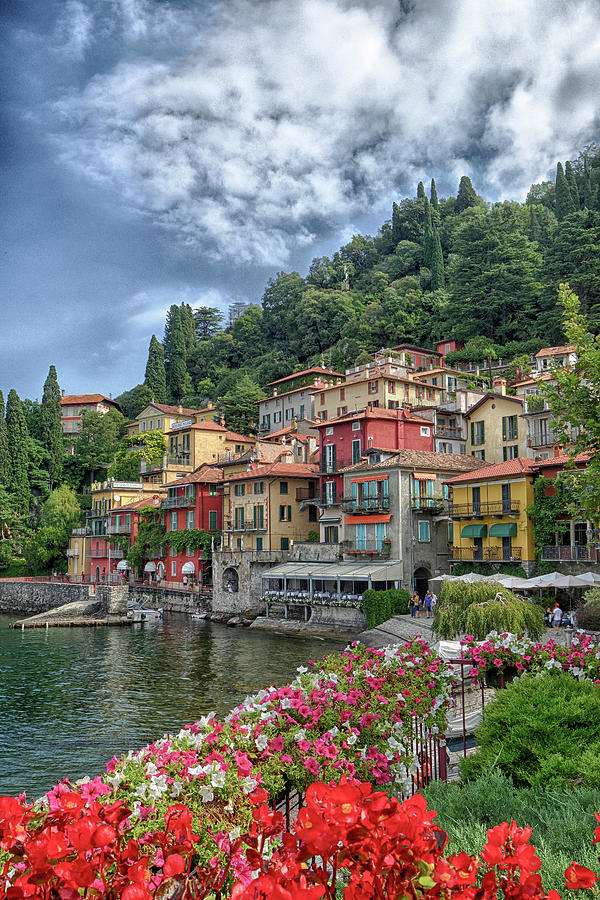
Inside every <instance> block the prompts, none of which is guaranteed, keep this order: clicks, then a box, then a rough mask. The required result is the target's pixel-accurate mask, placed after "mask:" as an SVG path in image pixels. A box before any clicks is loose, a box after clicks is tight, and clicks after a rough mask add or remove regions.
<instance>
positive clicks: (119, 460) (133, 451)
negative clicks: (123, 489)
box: [108, 431, 167, 481]
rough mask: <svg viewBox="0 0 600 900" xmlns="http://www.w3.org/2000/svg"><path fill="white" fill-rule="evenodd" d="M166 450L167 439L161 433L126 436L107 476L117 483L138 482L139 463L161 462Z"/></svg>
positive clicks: (147, 432) (150, 432) (148, 432)
mask: <svg viewBox="0 0 600 900" xmlns="http://www.w3.org/2000/svg"><path fill="white" fill-rule="evenodd" d="M166 449H167V439H166V437H165V435H164V434H163V432H162V431H146V432H145V433H142V434H131V435H128V436H127V437H124V438H123V440H122V441H121V444H120V446H119V449H118V450H117V452H116V454H115V460H114V462H113V463H112V465H111V466H110V467H109V470H108V474H109V475H110V476H111V477H112V478H115V479H116V480H117V481H138V480H139V475H140V463H141V461H142V460H143V459H144V460H146V462H147V463H153V462H157V461H158V460H162V457H163V455H164V453H165V452H166Z"/></svg>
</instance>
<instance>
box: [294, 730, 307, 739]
mask: <svg viewBox="0 0 600 900" xmlns="http://www.w3.org/2000/svg"><path fill="white" fill-rule="evenodd" d="M305 737H306V731H305V730H304V728H299V729H298V731H297V732H296V734H295V735H294V740H295V741H303V740H304V738H305Z"/></svg>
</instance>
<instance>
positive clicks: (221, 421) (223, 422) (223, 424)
mask: <svg viewBox="0 0 600 900" xmlns="http://www.w3.org/2000/svg"><path fill="white" fill-rule="evenodd" d="M220 424H221V425H222V426H223V428H224V427H225V419H224V418H223V416H221V420H220Z"/></svg>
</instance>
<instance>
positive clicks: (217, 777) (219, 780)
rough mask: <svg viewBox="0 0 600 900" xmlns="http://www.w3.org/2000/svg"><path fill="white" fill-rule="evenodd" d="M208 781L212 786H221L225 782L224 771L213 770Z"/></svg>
mask: <svg viewBox="0 0 600 900" xmlns="http://www.w3.org/2000/svg"><path fill="white" fill-rule="evenodd" d="M210 783H211V784H212V786H213V787H214V788H222V787H223V786H224V784H225V772H215V773H214V775H211V779H210Z"/></svg>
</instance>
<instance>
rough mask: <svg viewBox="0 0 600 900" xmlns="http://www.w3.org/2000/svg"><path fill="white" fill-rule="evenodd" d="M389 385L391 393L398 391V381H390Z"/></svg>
mask: <svg viewBox="0 0 600 900" xmlns="http://www.w3.org/2000/svg"><path fill="white" fill-rule="evenodd" d="M387 386H388V391H389V392H390V394H395V393H396V382H395V381H388V383H387Z"/></svg>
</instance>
